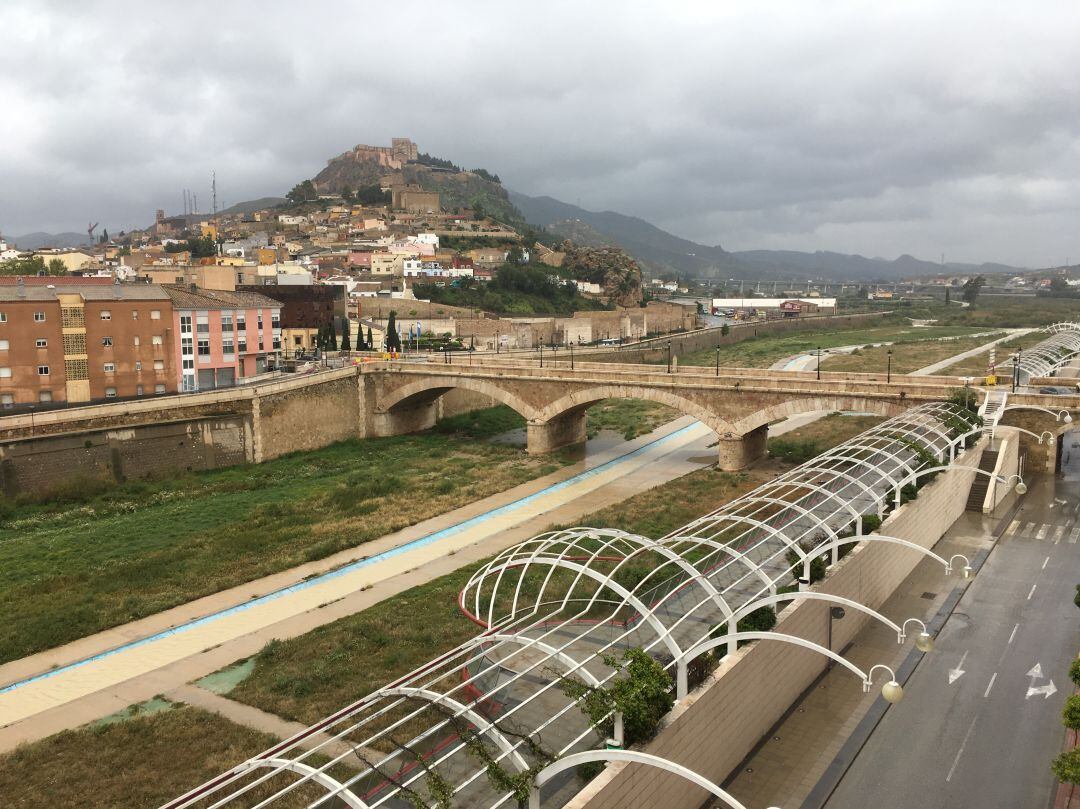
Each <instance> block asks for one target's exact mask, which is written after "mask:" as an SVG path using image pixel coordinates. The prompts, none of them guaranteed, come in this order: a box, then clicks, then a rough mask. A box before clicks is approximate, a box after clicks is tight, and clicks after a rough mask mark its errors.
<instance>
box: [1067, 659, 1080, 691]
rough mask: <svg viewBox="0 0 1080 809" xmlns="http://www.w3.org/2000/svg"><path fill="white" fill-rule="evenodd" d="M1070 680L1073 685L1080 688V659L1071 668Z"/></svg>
mask: <svg viewBox="0 0 1080 809" xmlns="http://www.w3.org/2000/svg"><path fill="white" fill-rule="evenodd" d="M1069 679H1070V680H1072V681H1073V685H1075V686H1077V687H1078V688H1080V658H1077V659H1076V660H1074V661H1073V662H1072V665H1071V666H1069Z"/></svg>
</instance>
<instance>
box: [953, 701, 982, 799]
mask: <svg viewBox="0 0 1080 809" xmlns="http://www.w3.org/2000/svg"><path fill="white" fill-rule="evenodd" d="M977 721H979V717H977V716H976V717H975V718H974V719H972V720H971V727H969V728H968V730H967V733H965V734H964V741H962V742H960V749H959V750H957V751H956V758H954V759H953V763H952V766H951V767H949V774H948V775H946V776H945V783H946V784H947V783H949V782H950V781H951V780H952V777H953V773H954V772H956V765H957V764H959V763H960V756H962V755H964V748H965V747H967V743H968V739H970V738H971V731H973V730H975V723H976V722H977Z"/></svg>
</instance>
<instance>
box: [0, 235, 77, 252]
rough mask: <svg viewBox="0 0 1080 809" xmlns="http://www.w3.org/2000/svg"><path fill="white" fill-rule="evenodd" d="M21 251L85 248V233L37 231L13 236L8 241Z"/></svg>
mask: <svg viewBox="0 0 1080 809" xmlns="http://www.w3.org/2000/svg"><path fill="white" fill-rule="evenodd" d="M7 241H8V243H9V244H13V245H15V247H17V248H18V249H19V250H40V249H41V248H42V247H83V246H85V245H86V234H85V233H71V232H70V231H68V232H65V233H45V232H43V231H37V232H35V233H26V234H24V235H22V236H13V237H11V238H10V239H8V240H7Z"/></svg>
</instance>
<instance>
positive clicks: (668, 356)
mask: <svg viewBox="0 0 1080 809" xmlns="http://www.w3.org/2000/svg"><path fill="white" fill-rule="evenodd" d="M667 372H668V373H669V374H670V373H671V343H668V344H667Z"/></svg>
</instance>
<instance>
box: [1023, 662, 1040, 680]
mask: <svg viewBox="0 0 1080 809" xmlns="http://www.w3.org/2000/svg"><path fill="white" fill-rule="evenodd" d="M1026 676H1028V677H1034V678H1035V679H1036V680H1037V679H1039V678H1040V677H1042V676H1043V673H1042V666H1041V665H1040V664H1039V663H1036V664H1035V667H1034V668H1033V669H1032V670H1031V671H1029V672H1028V673H1027V675H1026Z"/></svg>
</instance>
